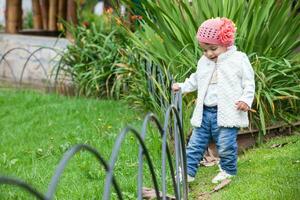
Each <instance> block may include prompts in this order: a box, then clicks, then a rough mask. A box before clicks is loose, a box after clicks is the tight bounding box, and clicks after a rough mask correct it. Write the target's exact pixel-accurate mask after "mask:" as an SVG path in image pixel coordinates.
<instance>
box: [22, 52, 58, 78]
mask: <svg viewBox="0 0 300 200" xmlns="http://www.w3.org/2000/svg"><path fill="white" fill-rule="evenodd" d="M43 49H48V50H52V51H53V52H55V53H57V55H58V54H59V53H58V50H56V49H54V48H51V47H39V48H38V49H36V50H34V51H33V52H32V53H30V55H29V57H28V58H27V60H26V62H25V63H24V65H23V68H22V72H21V75H20V81H19V82H20V84H21V83H22V80H23V75H24V72H25V69H26V67H27V64H28V63H29V61H30V59H31V57H34V58H35V59H36V60H37V61H38V62H39V66H41V67H42V70H43V72H44V75H45V77H47V80H48V74H47V70H46V68H45V66H44V65H43V63H42V62H41V61H40V59H38V58H37V57H36V56H35V55H34V54H35V53H36V52H39V51H41V50H43Z"/></svg>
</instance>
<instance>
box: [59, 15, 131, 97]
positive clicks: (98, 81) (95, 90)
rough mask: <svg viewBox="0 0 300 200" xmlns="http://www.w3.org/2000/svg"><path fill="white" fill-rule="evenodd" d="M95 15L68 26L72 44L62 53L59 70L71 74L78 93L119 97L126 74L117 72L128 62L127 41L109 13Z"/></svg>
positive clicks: (123, 86) (124, 85) (124, 89)
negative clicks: (88, 19)
mask: <svg viewBox="0 0 300 200" xmlns="http://www.w3.org/2000/svg"><path fill="white" fill-rule="evenodd" d="M94 17H95V21H94V22H93V21H90V22H89V23H88V24H86V23H83V24H82V25H79V26H77V27H72V26H69V27H68V29H69V30H70V32H71V34H72V36H73V44H71V45H69V46H68V48H67V51H66V52H65V53H64V55H63V58H62V62H61V65H60V66H59V70H65V71H67V72H68V73H70V74H71V75H72V77H73V81H74V83H75V86H76V87H77V89H78V94H79V95H86V96H94V97H112V96H114V97H116V98H119V97H120V94H121V93H122V91H126V79H127V77H123V76H121V75H120V74H121V72H120V71H122V69H120V68H124V67H126V64H124V63H127V62H128V59H127V56H126V55H125V54H126V51H125V50H126V46H128V44H127V43H128V40H127V38H126V36H125V34H124V31H123V29H121V28H119V27H118V25H117V24H116V23H117V22H116V20H115V19H114V16H113V15H112V14H111V13H110V12H108V13H105V14H104V15H103V16H101V17H97V16H94ZM98 22H99V23H98ZM117 72H120V73H117Z"/></svg>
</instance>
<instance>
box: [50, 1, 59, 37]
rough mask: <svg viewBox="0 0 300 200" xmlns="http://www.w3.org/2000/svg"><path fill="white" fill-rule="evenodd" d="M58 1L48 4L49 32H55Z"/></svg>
mask: <svg viewBox="0 0 300 200" xmlns="http://www.w3.org/2000/svg"><path fill="white" fill-rule="evenodd" d="M57 1H58V0H51V1H50V2H49V3H50V4H49V30H50V31H56V30H57V10H58V2H57Z"/></svg>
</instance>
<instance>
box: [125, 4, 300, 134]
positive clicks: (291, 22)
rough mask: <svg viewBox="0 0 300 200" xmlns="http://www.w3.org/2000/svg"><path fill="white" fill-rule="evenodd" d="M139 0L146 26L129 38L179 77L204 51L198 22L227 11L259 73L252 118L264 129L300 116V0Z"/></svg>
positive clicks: (143, 24) (194, 65)
mask: <svg viewBox="0 0 300 200" xmlns="http://www.w3.org/2000/svg"><path fill="white" fill-rule="evenodd" d="M123 1H124V2H125V3H126V4H127V5H128V6H131V7H133V6H134V5H133V4H132V3H131V1H129V0H123ZM140 2H141V5H142V11H143V12H140V13H141V15H142V17H143V23H141V24H142V28H141V31H136V32H131V31H130V30H128V32H129V34H130V36H131V39H132V41H133V43H134V45H135V46H136V47H137V48H138V49H139V51H140V53H141V54H143V55H146V56H147V57H149V58H151V59H152V60H153V61H155V62H157V63H160V65H161V66H162V67H163V68H164V70H165V71H166V70H169V71H171V73H172V74H173V75H174V76H175V77H176V79H177V81H183V80H184V79H185V78H186V77H187V76H188V74H190V73H191V72H192V71H194V70H195V67H196V63H197V60H198V59H199V57H200V55H201V51H200V49H199V47H198V43H197V41H196V39H195V35H196V31H197V28H198V26H199V25H200V24H201V23H202V22H203V21H205V20H206V19H208V18H211V17H223V16H224V17H228V18H231V19H232V20H233V21H235V23H236V26H237V39H236V45H237V46H238V48H239V49H240V50H242V51H244V52H246V53H247V54H248V55H249V57H250V59H251V62H252V65H253V68H254V70H255V74H256V85H257V91H256V96H255V105H254V107H255V108H256V109H257V113H255V114H253V116H252V119H254V120H253V121H252V122H253V124H254V125H255V124H256V125H257V126H259V127H260V128H261V129H262V130H263V133H266V128H265V127H266V126H267V125H269V124H270V123H271V122H272V121H273V120H280V119H284V120H286V119H293V118H294V119H295V118H298V117H297V116H299V114H298V112H297V111H299V108H298V107H296V106H297V105H299V96H300V84H299V75H300V74H299V71H300V70H299V64H300V59H299V58H300V53H299V51H296V50H295V49H296V48H297V47H299V44H300V38H299V35H300V29H299V27H300V15H299V14H297V11H296V10H297V9H298V8H299V6H300V3H299V2H298V3H297V4H296V5H295V7H292V2H291V1H278V0H269V1H261V0H248V1H245V0H235V1H230V0H223V1H220V0H201V1H191V2H190V1H187V0H168V1H140ZM135 9H139V8H135ZM166 92H167V93H168V92H169V91H166ZM287 113H288V114H289V117H288V118H287V117H286V116H287ZM297 114H298V115H297Z"/></svg>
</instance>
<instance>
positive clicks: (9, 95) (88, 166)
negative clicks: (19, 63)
mask: <svg viewBox="0 0 300 200" xmlns="http://www.w3.org/2000/svg"><path fill="white" fill-rule="evenodd" d="M144 115H145V114H144V113H142V112H139V111H137V110H133V109H131V108H130V107H129V105H127V104H125V103H124V102H120V101H112V100H103V101H101V100H96V99H85V98H74V97H72V98H71V97H64V96H58V95H49V94H47V95H46V94H42V93H38V92H32V91H31V92H30V91H17V90H11V89H0V119H1V120H0V138H1V139H0V144H1V145H0V174H2V175H9V176H13V177H19V178H21V179H22V180H24V181H26V182H28V183H31V184H32V185H33V186H34V187H36V188H38V189H39V190H40V191H41V192H46V190H47V187H48V183H49V182H50V180H51V177H52V176H53V174H54V171H55V169H56V166H57V165H58V163H59V161H60V159H61V158H62V156H63V153H64V152H65V151H66V150H67V149H69V148H70V147H71V146H73V145H75V144H79V143H85V144H89V145H91V146H93V147H95V148H96V149H97V150H98V151H99V152H100V153H101V154H102V155H103V157H104V158H105V159H106V160H108V159H109V157H110V154H111V151H112V148H113V145H114V142H115V139H116V137H117V135H118V134H119V133H120V132H121V130H122V129H123V128H125V127H126V125H127V124H130V125H132V126H133V127H135V128H137V129H138V130H139V129H140V127H141V125H142V120H143V117H144ZM156 135H157V134H156ZM155 138H157V137H153V138H150V139H151V140H150V141H148V147H149V148H152V149H153V147H155V145H157V146H156V147H157V148H156V150H154V151H153V152H151V153H152V155H153V157H154V158H155V156H157V157H159V156H160V151H159V145H160V142H159V139H155ZM137 155H138V145H137V142H136V140H135V139H134V136H133V135H128V137H127V138H126V140H125V142H124V143H123V145H122V148H121V153H120V155H119V158H118V162H117V164H116V170H115V173H116V176H117V181H118V183H119V185H120V186H121V188H122V191H124V195H125V198H126V199H128V198H132V199H133V198H134V197H133V196H134V195H132V193H133V192H135V191H136V185H137V181H136V177H137V173H136V171H137V166H138V165H137V163H138V162H137ZM154 160H155V164H156V165H159V162H160V159H154ZM157 173H159V170H158V171H157ZM145 174H146V177H147V176H148V175H149V174H148V173H147V171H146V173H145ZM104 175H105V171H104V169H103V168H102V167H100V166H99V164H98V162H97V160H96V158H94V157H93V156H91V155H90V154H88V153H87V152H82V153H79V154H77V155H76V156H75V157H74V158H73V159H72V160H71V162H70V163H69V165H68V167H67V168H66V170H65V172H64V174H63V177H62V179H61V181H60V184H59V186H58V191H57V193H56V194H57V199H99V198H101V196H102V195H101V194H102V193H103V185H104V184H103V182H104V178H105V176H104ZM147 182H149V181H147V179H146V183H147ZM148 186H151V184H150V185H148ZM16 191H17V192H16ZM24 198H25V199H31V198H32V197H30V196H29V195H26V193H25V192H22V190H19V189H16V188H13V187H11V186H5V187H3V186H1V187H0V199H24Z"/></svg>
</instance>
